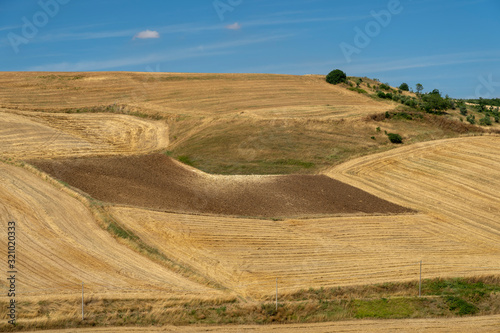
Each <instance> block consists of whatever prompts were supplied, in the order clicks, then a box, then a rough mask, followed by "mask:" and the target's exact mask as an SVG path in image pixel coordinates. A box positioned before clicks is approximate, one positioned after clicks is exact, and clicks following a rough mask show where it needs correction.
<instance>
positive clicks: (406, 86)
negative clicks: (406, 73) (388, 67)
mask: <svg viewBox="0 0 500 333" xmlns="http://www.w3.org/2000/svg"><path fill="white" fill-rule="evenodd" d="M399 89H400V90H403V91H410V87H408V84H407V83H405V82H403V83H401V85H400V86H399Z"/></svg>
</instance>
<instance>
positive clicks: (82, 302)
mask: <svg viewBox="0 0 500 333" xmlns="http://www.w3.org/2000/svg"><path fill="white" fill-rule="evenodd" d="M83 318H84V315H83V282H82V321H83Z"/></svg>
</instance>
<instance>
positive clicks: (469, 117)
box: [466, 114, 476, 125]
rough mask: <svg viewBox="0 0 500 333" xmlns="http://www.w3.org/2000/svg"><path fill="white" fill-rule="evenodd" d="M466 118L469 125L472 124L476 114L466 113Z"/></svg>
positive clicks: (474, 121)
mask: <svg viewBox="0 0 500 333" xmlns="http://www.w3.org/2000/svg"><path fill="white" fill-rule="evenodd" d="M466 119H467V121H468V122H469V124H471V125H474V124H475V123H476V116H475V115H473V114H470V115H468V116H467V118H466Z"/></svg>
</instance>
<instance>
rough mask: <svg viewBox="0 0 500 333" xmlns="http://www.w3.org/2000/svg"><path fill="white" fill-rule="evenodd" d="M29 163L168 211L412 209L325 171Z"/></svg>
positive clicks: (160, 162) (159, 161) (133, 160)
mask: <svg viewBox="0 0 500 333" xmlns="http://www.w3.org/2000/svg"><path fill="white" fill-rule="evenodd" d="M30 163H32V164H34V165H35V166H37V167H38V168H40V169H41V170H43V171H45V172H47V173H49V174H51V175H53V176H54V177H56V178H58V179H60V180H62V181H64V182H66V183H68V184H70V185H72V186H74V187H76V188H79V189H81V190H82V191H84V192H86V193H88V194H90V195H91V196H92V197H94V198H96V199H99V200H101V201H105V202H110V203H115V204H125V205H133V206H141V207H146V208H150V209H156V210H163V211H169V212H182V213H203V214H217V215H233V216H234V215H235V216H250V217H298V216H305V217H306V216H318V215H332V214H402V213H411V212H413V211H412V210H410V209H407V208H404V207H402V206H399V205H395V204H392V203H390V202H388V201H386V200H381V199H379V198H377V197H375V196H373V195H371V194H368V193H366V192H364V191H361V190H359V189H357V188H355V187H353V186H350V185H346V184H343V183H342V182H339V181H337V180H335V179H332V178H330V177H327V176H324V175H284V176H218V175H210V174H206V173H203V172H201V171H199V170H196V169H194V168H190V167H186V166H185V165H182V164H181V163H179V162H177V161H175V160H173V159H171V158H170V157H168V156H165V155H164V154H152V155H145V156H130V157H107V158H102V157H101V158H85V159H58V160H34V161H30Z"/></svg>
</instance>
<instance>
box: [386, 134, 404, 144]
mask: <svg viewBox="0 0 500 333" xmlns="http://www.w3.org/2000/svg"><path fill="white" fill-rule="evenodd" d="M387 136H388V137H389V141H391V142H392V143H403V138H402V137H401V135H399V134H396V133H387Z"/></svg>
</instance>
